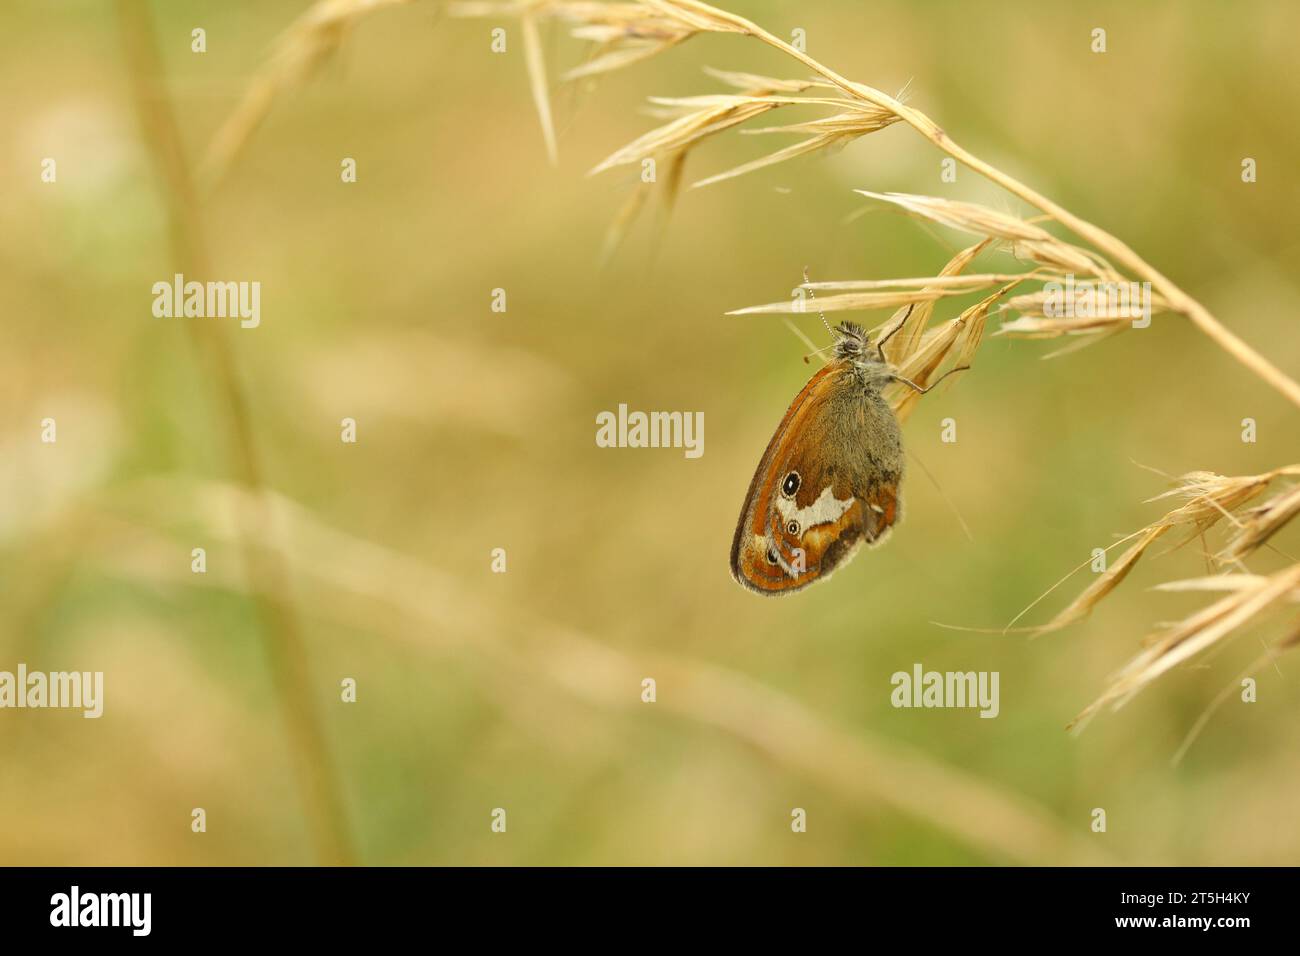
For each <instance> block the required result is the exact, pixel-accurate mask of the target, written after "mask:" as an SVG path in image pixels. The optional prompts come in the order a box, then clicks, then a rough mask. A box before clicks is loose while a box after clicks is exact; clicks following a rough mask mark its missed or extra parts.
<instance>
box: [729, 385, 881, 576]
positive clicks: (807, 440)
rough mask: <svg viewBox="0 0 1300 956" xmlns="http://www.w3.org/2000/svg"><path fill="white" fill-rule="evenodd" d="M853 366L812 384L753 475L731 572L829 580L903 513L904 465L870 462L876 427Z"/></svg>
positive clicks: (791, 410) (792, 406) (788, 413)
mask: <svg viewBox="0 0 1300 956" xmlns="http://www.w3.org/2000/svg"><path fill="white" fill-rule="evenodd" d="M864 401H865V399H864V396H863V395H862V393H861V391H860V386H858V385H857V384H856V383H855V382H854V381H853V380H852V378H851V372H850V371H849V369H848V368H847V367H846V366H844V365H842V364H841V363H838V362H836V363H832V364H830V365H827V366H826V367H825V368H823V369H821V370H820V371H819V372H818V373H817V374H816V375H814V376H813V377H812V378H811V379H810V380H809V382H808V384H807V385H805V386H804V388H803V390H802V391H800V392H799V394H798V395H797V396H796V397H795V399H794V401H793V402H792V403H791V404H790V408H789V409H788V410H787V411H786V414H785V417H784V418H783V419H782V420H781V424H780V425H779V426H777V429H776V433H775V434H774V435H773V436H772V440H771V441H770V442H769V443H768V446H767V450H766V451H765V452H764V453H763V458H762V460H761V461H760V462H759V465H758V470H757V471H756V472H755V474H754V478H753V480H752V481H751V482H750V486H749V493H748V495H747V496H746V499H745V506H744V509H743V510H742V512H741V516H740V521H739V523H738V525H737V527H736V534H735V537H734V538H733V540H732V546H731V572H732V575H733V576H734V577H735V578H736V580H737V581H738V582H740V583H741V584H742V585H744V586H745V587H747V588H750V589H751V590H754V591H757V592H759V593H761V594H784V593H789V592H791V591H797V590H799V589H800V588H803V587H806V586H807V585H809V584H812V583H813V582H815V581H819V580H823V579H825V578H827V577H829V576H830V574H831V572H832V571H833V570H834V569H835V568H836V567H837V566H839V565H840V564H843V563H844V562H845V561H846V560H848V558H849V557H851V556H852V555H853V553H854V552H855V551H856V550H857V549H858V547H860V546H861V545H862V544H863V543H874V542H876V541H878V540H879V539H880V538H881V537H882V536H883V535H884V534H885V532H886V531H888V530H889V528H890V526H892V525H893V524H894V522H895V521H896V520H897V518H898V485H897V482H898V477H899V475H898V473H897V472H896V471H895V472H892V473H891V472H890V471H889V470H888V469H886V470H883V471H881V470H880V469H874V470H873V469H870V468H864V467H863V462H865V461H868V460H869V456H870V449H869V448H867V447H866V446H867V445H868V444H869V443H870V441H871V435H872V432H871V431H870V430H869V429H868V428H867V427H866V420H867V417H868V414H867V413H868V411H869V410H868V409H865V408H864V405H863V402H864Z"/></svg>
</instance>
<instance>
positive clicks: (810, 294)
mask: <svg viewBox="0 0 1300 956" xmlns="http://www.w3.org/2000/svg"><path fill="white" fill-rule="evenodd" d="M803 284H804V285H805V286H808V285H811V284H812V280H811V279H809V278H808V267H807V266H804V267H803ZM808 297H809V298H811V299H812V300H813V301H814V302H815V301H816V300H817V293H816V292H814V291H813V290H812V289H809V290H808ZM817 314H818V315H819V316H821V320H822V325H824V326H826V331H827V332H829V333H830V334H831V336H832V337H833V338H835V337H837V336H836V335H835V330H834V329H832V328H831V324H830V323H829V322H827V321H826V314H825V313H824V312H822V310H821V309H818V310H817ZM822 351H823V352H824V351H826V350H825V349H822Z"/></svg>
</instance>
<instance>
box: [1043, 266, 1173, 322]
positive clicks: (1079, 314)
mask: <svg viewBox="0 0 1300 956" xmlns="http://www.w3.org/2000/svg"><path fill="white" fill-rule="evenodd" d="M1043 295H1044V298H1043V315H1044V316H1045V317H1047V318H1049V319H1132V320H1133V328H1135V329H1145V328H1146V327H1147V326H1148V325H1150V324H1151V283H1150V282H1103V281H1098V280H1094V279H1076V278H1075V277H1074V275H1073V273H1071V274H1070V275H1067V276H1066V277H1065V281H1064V282H1057V281H1056V280H1052V281H1051V282H1044V283H1043Z"/></svg>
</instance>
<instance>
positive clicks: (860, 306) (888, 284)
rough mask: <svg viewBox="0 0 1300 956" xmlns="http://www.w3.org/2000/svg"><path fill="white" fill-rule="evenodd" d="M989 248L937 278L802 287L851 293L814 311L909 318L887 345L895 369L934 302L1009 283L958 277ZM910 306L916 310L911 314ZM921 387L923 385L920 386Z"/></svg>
mask: <svg viewBox="0 0 1300 956" xmlns="http://www.w3.org/2000/svg"><path fill="white" fill-rule="evenodd" d="M986 244H987V243H977V244H976V245H974V246H971V247H970V248H968V249H964V250H962V251H961V252H959V253H958V254H957V255H956V256H954V257H953V259H952V260H950V261H949V262H948V264H947V265H946V266H944V268H943V270H942V271H941V272H940V273H939V275H937V276H925V277H922V278H916V279H881V280H849V281H839V282H805V283H802V284H801V288H805V289H809V290H813V291H816V290H836V289H848V290H851V291H847V292H843V293H841V294H839V295H823V296H818V297H817V301H816V307H817V309H818V310H819V311H822V312H844V311H861V310H872V309H898V310H900V313H899V314H898V315H897V316H896V317H895V318H897V319H898V320H900V321H901V320H903V313H906V315H907V317H906V325H905V327H904V328H902V329H899V330H898V332H897V333H896V334H894V335H892V336H891V337H890V340H889V343H888V344H887V345H886V347H885V348H886V352H885V354H886V357H887V358H888V359H889V360H890V361H891V362H892V363H893V364H895V365H897V364H898V363H900V362H902V361H903V360H904V359H905V358H907V357H908V356H910V355H911V354H912V353H913V352H915V351H916V349H917V348H918V347H919V345H920V338H921V333H922V332H923V331H924V330H925V327H926V325H927V324H928V322H929V319H930V316H931V314H932V313H933V311H934V303H935V302H936V301H938V300H939V299H942V298H945V297H948V296H962V295H966V294H968V293H970V292H977V291H980V290H981V289H984V288H987V287H989V286H991V285H994V284H995V283H997V282H999V281H1003V280H1004V279H1006V278H1016V277H1014V276H1012V277H1005V276H1000V275H968V276H962V275H959V274H958V273H960V271H961V270H962V269H964V268H965V267H966V266H967V265H969V264H970V262H971V260H973V259H974V258H975V256H976V255H977V254H978V253H979V252H980V250H981V249H983V248H984V247H985V245H986ZM908 306H915V308H913V309H911V311H910V312H907V308H908ZM807 311H809V305H808V303H807V302H806V301H805V300H802V299H784V300H782V301H780V302H767V303H764V304H763V305H751V306H747V307H745V308H743V309H733V310H732V311H730V312H728V313H727V315H761V314H770V313H782V312H791V313H804V312H807ZM891 330H892V321H891V322H887V323H885V325H884V327H883V330H882V334H888V332H889V331H891ZM918 384H919V383H918Z"/></svg>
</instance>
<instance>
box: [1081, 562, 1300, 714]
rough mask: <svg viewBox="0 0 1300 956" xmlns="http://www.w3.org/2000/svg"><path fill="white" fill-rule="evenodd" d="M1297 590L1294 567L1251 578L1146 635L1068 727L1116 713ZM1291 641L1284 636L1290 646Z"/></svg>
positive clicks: (1298, 572) (1299, 575) (1299, 581)
mask: <svg viewBox="0 0 1300 956" xmlns="http://www.w3.org/2000/svg"><path fill="white" fill-rule="evenodd" d="M1298 590H1300V563H1297V564H1293V565H1291V566H1290V567H1287V568H1284V569H1282V570H1281V571H1278V572H1277V573H1276V574H1272V575H1268V576H1251V578H1250V580H1249V581H1246V582H1243V583H1242V584H1241V585H1240V586H1235V587H1233V589H1232V590H1231V591H1229V593H1228V594H1227V595H1226V596H1225V597H1223V598H1220V599H1219V600H1217V601H1215V602H1214V603H1213V604H1210V605H1209V606H1208V607H1204V608H1201V609H1200V610H1198V611H1196V612H1195V613H1193V614H1191V615H1189V616H1188V617H1186V618H1184V619H1183V620H1181V621H1178V622H1177V623H1175V624H1173V625H1171V626H1169V627H1167V628H1165V629H1163V630H1161V631H1158V632H1156V633H1155V634H1153V635H1151V636H1150V637H1149V638H1148V639H1147V640H1146V641H1145V642H1144V643H1145V644H1146V646H1145V647H1144V648H1143V649H1142V651H1141V652H1140V653H1138V654H1137V655H1136V656H1135V657H1134V658H1133V659H1132V660H1130V661H1129V662H1128V664H1126V665H1125V666H1124V667H1123V669H1121V670H1120V672H1119V673H1118V674H1116V675H1115V677H1114V678H1113V679H1112V680H1111V682H1110V684H1109V686H1108V687H1107V688H1106V690H1105V691H1104V692H1103V693H1102V694H1101V696H1099V697H1098V698H1097V699H1096V700H1095V701H1093V702H1092V703H1091V704H1089V705H1088V706H1087V707H1085V708H1084V709H1083V711H1081V712H1080V713H1079V715H1078V716H1077V717H1076V718H1075V719H1074V720H1073V721H1072V722H1071V724H1070V726H1071V728H1074V729H1080V728H1082V727H1083V726H1084V725H1085V724H1086V723H1087V721H1088V720H1089V719H1090V718H1091V717H1092V716H1093V715H1094V714H1096V713H1097V711H1099V710H1100V709H1101V708H1103V707H1106V706H1110V707H1111V708H1112V709H1114V710H1118V709H1119V708H1120V707H1122V706H1123V705H1124V704H1125V703H1127V702H1128V701H1129V700H1130V699H1131V698H1132V697H1133V695H1135V694H1136V693H1138V691H1140V690H1141V689H1142V688H1143V687H1145V686H1147V685H1148V684H1150V683H1151V682H1152V681H1153V680H1155V679H1156V678H1157V677H1159V676H1160V675H1161V674H1164V673H1166V672H1167V671H1169V670H1170V669H1172V668H1173V667H1176V666H1177V665H1178V664H1181V663H1183V662H1185V661H1187V660H1189V659H1190V658H1192V657H1194V656H1196V655H1197V654H1200V653H1202V652H1203V651H1205V650H1207V649H1209V648H1210V647H1212V646H1214V645H1215V644H1217V643H1220V642H1221V641H1223V640H1225V639H1227V638H1228V637H1229V636H1230V635H1232V634H1233V633H1235V632H1237V631H1239V630H1241V629H1242V628H1243V627H1245V626H1246V625H1248V624H1250V623H1252V622H1254V621H1256V620H1257V619H1258V618H1259V617H1261V616H1262V615H1263V614H1265V613H1266V612H1268V611H1270V610H1273V609H1275V608H1277V607H1279V606H1281V605H1283V604H1287V603H1290V602H1291V601H1293V600H1294V599H1295V596H1296V594H1297V591H1298ZM1296 640H1297V635H1296V634H1291V635H1289V637H1288V639H1287V641H1286V642H1284V643H1286V644H1287V645H1288V646H1292V645H1294V644H1295V643H1296Z"/></svg>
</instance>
